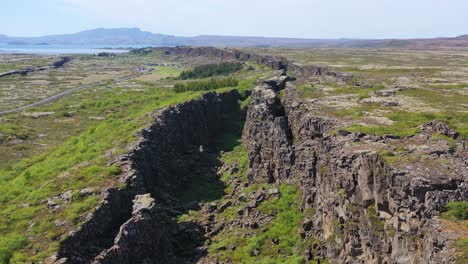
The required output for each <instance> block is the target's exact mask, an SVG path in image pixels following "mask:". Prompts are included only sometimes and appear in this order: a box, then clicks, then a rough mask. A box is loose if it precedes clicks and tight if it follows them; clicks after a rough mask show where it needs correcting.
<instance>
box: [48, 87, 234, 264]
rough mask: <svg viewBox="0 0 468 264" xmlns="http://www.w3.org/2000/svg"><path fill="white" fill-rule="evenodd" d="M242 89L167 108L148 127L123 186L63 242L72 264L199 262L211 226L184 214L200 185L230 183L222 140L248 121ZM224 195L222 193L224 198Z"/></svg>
mask: <svg viewBox="0 0 468 264" xmlns="http://www.w3.org/2000/svg"><path fill="white" fill-rule="evenodd" d="M239 98H240V95H239V93H238V92H237V91H236V90H233V91H230V92H225V93H221V94H216V93H207V94H205V95H203V97H202V98H201V99H199V100H192V101H188V102H186V103H183V104H179V105H176V106H173V107H169V108H166V109H164V110H162V111H160V112H159V113H157V114H156V116H155V117H154V120H155V121H154V122H153V124H152V125H151V126H150V127H148V128H146V129H144V130H143V131H142V134H141V138H140V139H139V141H138V143H137V144H136V145H135V146H134V147H133V148H132V150H131V151H130V153H129V154H128V155H127V156H125V157H123V158H122V159H121V161H120V164H121V167H122V169H123V171H124V172H125V173H124V175H123V177H122V178H121V180H122V181H123V182H125V183H126V187H125V188H123V189H117V188H113V189H109V190H107V191H106V192H105V193H104V195H103V202H102V203H101V205H100V206H99V207H98V208H97V209H96V210H95V212H93V213H92V215H90V216H89V217H88V220H87V221H86V223H85V224H84V225H82V226H81V227H80V229H79V230H77V231H75V232H74V233H72V234H71V235H70V236H69V237H68V238H67V239H66V240H65V241H64V242H62V244H61V247H60V250H59V252H58V256H57V259H59V262H64V263H91V262H93V263H141V262H143V261H146V262H148V263H195V262H196V261H197V259H199V258H200V257H201V256H203V254H205V252H204V250H203V249H202V248H199V247H201V246H202V245H203V241H204V230H203V228H201V227H200V226H198V225H197V224H195V223H178V222H177V217H178V216H180V215H182V214H184V213H187V212H188V210H190V209H196V208H197V206H198V202H199V201H197V200H195V198H194V197H192V196H190V195H188V194H189V193H190V192H191V187H192V185H193V184H195V183H200V184H206V183H207V182H209V183H210V184H211V185H209V187H210V188H217V187H218V188H220V192H219V195H222V188H223V187H222V186H220V183H219V180H218V179H217V178H216V169H217V167H218V166H219V161H218V160H217V158H218V155H217V152H218V151H220V150H221V149H222V147H220V146H219V144H217V142H216V140H217V138H218V137H219V136H222V134H223V133H226V132H229V133H232V132H233V130H235V129H236V128H235V127H233V125H232V122H233V120H232V119H236V121H237V120H241V119H242V112H241V111H240V109H239V103H238V100H239ZM217 198H218V199H219V198H220V197H217Z"/></svg>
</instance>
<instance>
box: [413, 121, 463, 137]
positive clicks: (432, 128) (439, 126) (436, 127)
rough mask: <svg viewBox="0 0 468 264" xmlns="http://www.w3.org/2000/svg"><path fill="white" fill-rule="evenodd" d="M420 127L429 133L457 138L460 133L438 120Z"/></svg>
mask: <svg viewBox="0 0 468 264" xmlns="http://www.w3.org/2000/svg"><path fill="white" fill-rule="evenodd" d="M419 128H420V129H421V130H422V131H425V132H428V133H436V134H440V135H444V136H447V137H451V138H457V137H458V135H459V133H458V132H457V131H456V130H455V129H452V128H450V127H449V126H448V125H447V124H446V123H444V122H442V121H438V120H434V121H431V122H429V123H426V124H424V125H421V126H420V127H419Z"/></svg>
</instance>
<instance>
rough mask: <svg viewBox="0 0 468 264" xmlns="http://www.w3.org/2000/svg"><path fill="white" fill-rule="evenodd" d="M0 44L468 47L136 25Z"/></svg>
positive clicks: (454, 42) (466, 40)
mask: <svg viewBox="0 0 468 264" xmlns="http://www.w3.org/2000/svg"><path fill="white" fill-rule="evenodd" d="M0 43H1V44H15V45H35V44H41V45H44V44H50V45H54V44H56V45H157V46H218V47H219V46H238V47H314V48H388V47H390V48H392V47H404V48H416V49H420V48H429V49H431V48H442V47H451V48H454V47H455V48H468V35H460V36H457V37H454V38H450V37H440V38H431V39H353V38H340V39H308V38H285V37H262V36H221V35H198V36H193V37H181V36H174V35H169V34H159V33H152V32H149V31H143V30H141V29H139V28H96V29H91V30H84V31H80V32H77V33H72V34H62V35H60V34H57V35H46V36H40V37H9V36H6V35H2V34H0Z"/></svg>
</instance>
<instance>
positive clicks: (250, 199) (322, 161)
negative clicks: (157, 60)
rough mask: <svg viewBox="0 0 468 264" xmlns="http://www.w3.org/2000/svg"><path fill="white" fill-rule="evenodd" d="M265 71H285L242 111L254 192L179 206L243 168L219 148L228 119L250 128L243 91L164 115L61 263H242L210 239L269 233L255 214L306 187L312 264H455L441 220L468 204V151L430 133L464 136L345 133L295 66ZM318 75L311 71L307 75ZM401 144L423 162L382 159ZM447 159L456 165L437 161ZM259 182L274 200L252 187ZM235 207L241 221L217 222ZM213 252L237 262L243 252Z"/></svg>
mask: <svg viewBox="0 0 468 264" xmlns="http://www.w3.org/2000/svg"><path fill="white" fill-rule="evenodd" d="M169 51H170V52H176V53H184V54H185V55H187V54H189V55H194V56H198V55H200V54H201V55H203V56H205V55H210V56H221V57H223V58H225V59H229V58H230V59H242V56H247V55H245V54H244V55H243V54H242V53H237V52H233V51H227V50H219V49H211V48H206V49H205V48H200V49H190V48H175V49H169ZM250 59H252V57H249V60H250ZM257 62H262V63H263V64H265V65H269V66H272V67H274V68H276V69H281V70H280V71H279V73H278V76H277V77H276V78H273V79H271V80H266V81H258V82H257V83H256V85H255V87H254V88H253V90H252V94H251V102H250V104H249V106H248V109H247V111H246V113H245V125H244V129H243V135H242V140H243V144H244V145H245V147H246V148H247V152H248V171H247V182H245V183H242V182H240V181H238V179H233V180H232V181H231V182H230V183H229V188H230V189H231V190H232V193H230V194H229V197H228V198H229V199H227V200H226V201H225V202H222V203H221V202H220V203H210V204H198V203H197V202H196V201H193V200H192V201H191V200H186V199H183V198H182V197H183V196H184V193H185V192H186V191H187V189H189V188H190V185H189V183H190V182H192V181H193V180H194V179H196V180H197V182H199V183H201V182H203V181H216V180H217V179H218V177H219V176H220V175H219V173H220V172H219V171H220V170H221V172H225V171H231V172H233V173H234V172H237V171H238V170H239V169H238V168H236V167H223V164H220V162H219V160H218V154H219V153H216V151H215V148H214V142H213V140H214V139H215V138H216V137H218V136H220V135H221V136H222V135H223V133H227V132H229V130H230V127H229V125H228V123H229V120H228V118H227V116H230V118H232V115H231V114H233V113H235V115H234V116H236V117H235V118H238V120H242V121H243V116H242V113H241V112H239V104H238V99H239V98H240V95H239V94H238V93H237V92H236V91H231V92H227V93H222V94H215V93H207V94H206V95H204V96H203V97H202V98H201V99H200V100H193V101H189V102H187V103H184V104H180V105H177V106H174V107H169V108H167V109H164V110H162V111H160V112H158V113H157V114H156V115H155V117H154V122H153V124H152V125H151V126H150V127H148V128H147V129H145V130H143V131H142V133H141V137H140V139H139V141H138V142H137V143H136V144H135V146H134V147H133V148H132V149H131V151H130V152H129V154H128V155H127V156H125V157H123V158H122V159H121V160H120V161H118V162H119V164H120V165H121V167H122V170H123V171H124V174H123V175H122V178H121V180H122V182H124V183H125V184H126V187H125V188H121V189H118V188H113V189H110V190H108V191H107V192H106V193H105V194H104V195H103V197H102V203H101V205H100V206H99V208H97V209H96V211H95V212H94V213H93V214H92V215H90V216H89V218H88V220H87V221H86V223H85V224H83V225H82V226H81V228H80V229H79V230H77V231H75V232H74V233H72V234H70V236H69V238H68V239H66V240H65V241H64V242H62V244H61V247H60V251H59V252H58V254H57V256H56V257H55V258H54V260H55V261H56V262H57V263H90V262H92V263H142V262H144V263H234V262H232V261H227V260H223V261H219V260H217V259H216V257H212V256H210V254H209V252H208V251H207V250H206V247H205V246H203V244H204V241H205V240H208V241H207V242H208V243H209V242H210V239H211V238H212V237H214V236H216V234H219V233H222V232H224V231H229V230H232V229H234V228H242V229H244V230H260V231H261V232H266V231H267V230H268V228H269V223H271V222H272V221H273V220H274V215H268V214H265V213H264V212H262V211H261V210H258V209H257V207H258V206H259V205H260V204H261V203H262V202H265V201H268V200H269V199H275V197H276V198H277V197H280V196H281V195H282V194H281V193H280V191H278V187H279V186H281V185H283V184H290V185H294V186H297V187H298V188H299V189H300V194H301V195H300V198H301V199H300V205H299V210H300V211H302V212H314V213H308V214H305V218H304V219H303V220H301V223H300V228H299V233H300V239H301V240H302V241H307V243H303V245H304V250H303V252H301V253H300V254H301V256H302V257H303V258H304V259H305V260H307V261H317V262H318V263H320V260H323V259H328V260H329V261H330V263H453V262H454V261H455V255H454V249H453V247H452V244H453V243H454V237H453V236H452V235H451V234H448V233H446V232H444V230H443V229H442V228H441V223H440V221H439V219H438V218H437V216H438V215H439V214H440V211H441V208H442V206H444V205H445V204H446V203H447V202H449V201H467V200H468V185H467V183H466V182H467V180H468V164H467V163H468V162H467V161H468V152H467V149H466V142H465V141H458V143H457V145H456V146H449V145H447V144H442V143H438V142H433V141H431V140H430V137H431V135H432V134H446V135H449V136H452V137H456V135H457V133H456V132H455V131H453V130H451V129H450V128H448V127H447V126H446V125H445V124H443V123H440V122H432V123H429V124H425V125H423V126H422V127H421V133H419V134H417V135H415V136H411V137H404V138H400V137H396V136H391V135H387V136H375V135H366V134H363V133H351V132H348V131H344V130H337V128H339V127H340V125H341V124H340V121H339V120H336V119H333V118H325V117H320V116H318V115H316V112H314V111H312V109H311V108H313V105H311V104H308V103H304V102H303V101H302V100H300V98H299V95H298V91H297V90H296V88H295V86H294V85H293V84H292V83H291V81H292V80H294V79H293V78H290V77H288V76H287V74H286V70H291V69H294V66H291V64H289V62H285V61H281V59H280V60H278V59H277V58H268V57H267V58H261V59H260V58H259V59H258V60H257ZM285 65H286V66H285ZM291 67H292V68H291ZM309 70H310V69H307V70H304V69H302V71H304V72H307V74H310V72H309ZM296 71H301V70H296ZM314 72H315V73H318V71H314ZM319 72H320V73H321V74H323V73H324V72H326V71H325V70H323V69H321V70H320V71H319ZM318 76H322V77H323V75H318ZM283 90H284V91H283ZM280 91H281V93H282V94H283V93H284V94H283V95H282V96H280V95H279V94H280ZM398 145H405V146H407V147H414V149H413V150H412V151H413V152H414V153H416V154H417V155H421V156H424V157H426V158H425V159H424V160H409V161H407V162H402V163H398V164H391V163H390V162H389V161H387V160H386V159H385V158H384V157H383V156H382V155H381V153H382V151H384V150H387V149H389V148H392V147H395V146H398ZM421 146H424V147H421ZM441 158H445V160H448V162H445V163H440V162H438V160H439V159H441ZM259 182H261V183H263V184H266V186H268V188H269V190H266V189H265V187H262V188H260V187H258V189H255V188H256V186H257V185H256V184H257V183H259ZM263 186H265V185H263ZM249 188H250V189H249ZM246 190H249V191H250V193H249V195H247V196H246V195H244V192H245V191H246ZM207 191H208V190H207ZM234 205H235V206H237V207H236V210H237V211H236V212H235V213H234V216H232V217H228V218H227V217H218V215H217V214H220V213H222V212H223V211H224V210H227V209H228V208H229V207H231V206H234ZM200 206H201V208H200ZM189 210H199V211H200V212H201V215H202V217H201V219H198V220H197V221H187V222H182V223H180V222H178V221H176V219H177V217H179V216H180V215H182V214H185V213H187V212H188V211H189ZM256 232H257V231H256ZM252 233H253V232H252ZM271 243H272V244H279V243H281V241H278V239H276V238H275V239H273V240H272V241H271ZM216 250H218V251H226V252H228V254H229V253H230V252H234V251H235V250H236V245H229V247H225V246H221V247H219V248H217V249H216ZM280 253H281V252H279V251H278V254H280ZM258 254H261V252H259V249H257V248H254V249H253V250H252V251H251V252H250V256H251V257H255V256H257V255H258Z"/></svg>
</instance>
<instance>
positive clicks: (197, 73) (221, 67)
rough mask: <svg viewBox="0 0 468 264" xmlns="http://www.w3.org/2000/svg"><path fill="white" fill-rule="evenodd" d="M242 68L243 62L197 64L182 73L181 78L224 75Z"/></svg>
mask: <svg viewBox="0 0 468 264" xmlns="http://www.w3.org/2000/svg"><path fill="white" fill-rule="evenodd" d="M241 69H242V64H241V63H239V62H223V63H220V64H207V65H202V66H197V67H195V68H193V69H192V70H188V71H183V72H181V73H180V76H179V79H180V80H187V79H200V78H208V77H211V76H216V75H224V74H229V73H233V72H236V71H239V70H241Z"/></svg>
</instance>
